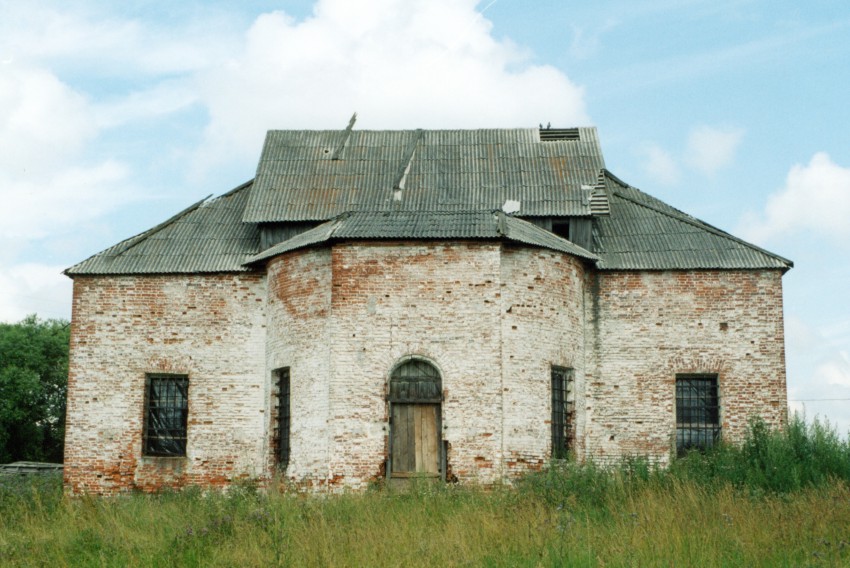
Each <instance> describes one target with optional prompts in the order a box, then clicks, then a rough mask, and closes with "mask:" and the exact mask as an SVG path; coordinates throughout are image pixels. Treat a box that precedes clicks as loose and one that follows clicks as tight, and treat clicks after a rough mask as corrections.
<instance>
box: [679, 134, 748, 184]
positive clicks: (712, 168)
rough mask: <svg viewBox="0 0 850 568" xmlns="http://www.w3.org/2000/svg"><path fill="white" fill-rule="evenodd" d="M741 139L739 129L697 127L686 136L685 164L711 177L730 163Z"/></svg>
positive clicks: (741, 135)
mask: <svg viewBox="0 0 850 568" xmlns="http://www.w3.org/2000/svg"><path fill="white" fill-rule="evenodd" d="M743 137H744V131H743V130H742V129H740V128H731V127H725V128H716V127H713V126H698V127H696V128H694V129H693V130H691V133H690V134H689V135H688V144H687V148H686V153H685V162H686V163H687V164H688V165H690V166H691V167H693V168H694V169H696V170H698V171H700V172H702V173H704V174H706V175H713V174H714V173H716V172H717V171H719V170H720V169H722V168H724V167H726V166H728V165H729V164H731V163H732V161H733V160H734V158H735V151H736V150H737V149H738V146H739V145H740V144H741V139H742V138H743Z"/></svg>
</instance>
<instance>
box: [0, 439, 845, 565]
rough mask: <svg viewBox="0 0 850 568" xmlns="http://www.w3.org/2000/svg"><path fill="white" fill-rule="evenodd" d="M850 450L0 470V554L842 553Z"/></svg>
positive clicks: (773, 448) (608, 561)
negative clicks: (410, 485)
mask: <svg viewBox="0 0 850 568" xmlns="http://www.w3.org/2000/svg"><path fill="white" fill-rule="evenodd" d="M848 480H850V448H848V444H847V442H846V441H842V440H840V439H839V438H838V437H837V436H835V435H834V434H833V433H831V432H830V431H829V430H828V429H827V428H823V427H821V426H818V425H816V426H813V427H812V426H810V427H807V426H805V425H804V424H802V422H795V423H792V424H791V425H790V426H789V428H787V429H786V431H785V432H783V433H781V434H778V433H772V432H768V431H766V430H765V429H763V428H761V427H760V426H758V425H756V426H755V427H754V428H753V430H752V432H751V434H750V438H749V440H748V442H747V443H746V444H744V446H742V447H740V448H722V449H720V450H719V451H716V452H713V453H711V454H709V455H707V456H702V455H692V456H689V457H688V458H687V459H683V460H679V461H677V462H676V463H675V464H674V465H673V466H672V467H671V468H668V469H667V470H664V471H659V470H655V469H653V468H652V467H650V466H649V465H648V464H647V463H646V462H644V461H642V460H639V459H634V460H627V461H625V462H624V463H623V464H621V465H620V466H619V467H617V468H613V469H607V470H603V469H600V468H597V467H594V466H593V465H587V464H585V465H578V464H572V463H566V464H562V465H560V466H558V467H555V468H552V469H550V470H548V471H546V472H544V473H541V474H539V475H534V476H530V477H528V478H527V479H525V480H523V481H522V482H520V483H519V484H517V485H516V486H515V487H512V488H507V487H505V488H495V489H490V490H487V491H484V490H482V489H480V488H475V487H456V486H434V485H429V484H422V485H421V486H419V487H417V488H415V489H414V490H413V491H410V492H408V493H393V492H390V491H388V490H385V489H376V490H374V491H369V492H367V493H365V494H359V495H338V496H332V497H328V496H325V497H305V496H302V495H297V494H292V493H280V492H276V491H269V492H258V491H255V490H254V489H252V488H250V487H238V488H235V489H234V490H232V491H230V492H229V493H228V494H221V493H217V492H206V493H205V492H202V491H199V490H187V491H183V492H181V493H172V494H164V495H156V496H152V495H126V496H122V497H117V498H108V499H105V498H96V497H79V498H69V497H66V496H64V495H63V494H62V491H61V487H59V485H58V483H57V482H56V481H55V480H49V479H48V480H43V481H42V482H41V483H25V482H21V481H20V480H9V479H7V480H5V481H3V482H0V565H2V566H75V567H76V566H299V567H300V566H358V567H359V566H432V565H440V566H700V567H702V566H794V567H797V566H850V485H849V484H848Z"/></svg>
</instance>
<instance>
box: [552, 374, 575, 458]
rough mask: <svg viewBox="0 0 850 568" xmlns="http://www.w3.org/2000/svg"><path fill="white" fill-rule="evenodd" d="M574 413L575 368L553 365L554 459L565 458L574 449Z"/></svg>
mask: <svg viewBox="0 0 850 568" xmlns="http://www.w3.org/2000/svg"><path fill="white" fill-rule="evenodd" d="M574 415H575V403H574V398H573V370H572V369H567V368H564V367H552V458H553V459H564V458H566V457H567V456H568V455H569V453H570V450H572V449H573V437H574V430H573V428H574V426H575V424H574Z"/></svg>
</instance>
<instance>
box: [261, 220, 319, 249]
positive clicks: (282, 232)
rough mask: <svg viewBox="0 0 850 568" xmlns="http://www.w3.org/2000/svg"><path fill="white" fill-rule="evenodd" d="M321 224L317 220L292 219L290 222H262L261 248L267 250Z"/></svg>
mask: <svg viewBox="0 0 850 568" xmlns="http://www.w3.org/2000/svg"><path fill="white" fill-rule="evenodd" d="M318 225H319V223H318V222H316V221H291V222H288V223H260V226H259V228H260V250H266V249H267V248H270V247H273V246H274V245H276V244H278V243H282V242H283V241H288V240H289V239H291V238H292V237H295V236H297V235H300V234H301V233H304V232H306V231H309V230H310V229H312V228H314V227H317V226H318Z"/></svg>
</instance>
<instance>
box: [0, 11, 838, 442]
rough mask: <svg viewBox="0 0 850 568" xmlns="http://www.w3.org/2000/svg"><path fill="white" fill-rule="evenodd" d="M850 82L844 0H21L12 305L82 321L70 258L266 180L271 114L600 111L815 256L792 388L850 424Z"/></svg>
mask: <svg viewBox="0 0 850 568" xmlns="http://www.w3.org/2000/svg"><path fill="white" fill-rule="evenodd" d="M848 101H850V5H848V4H846V3H843V2H834V1H830V2H826V1H822V2H818V1H812V2H806V3H800V2H791V1H777V0H774V1H770V2H768V1H766V0H752V1H747V0H738V1H724V0H713V1H703V0H677V1H665V0H648V1H645V2H627V1H621V2H617V1H600V2H582V3H578V2H564V1H562V0H561V1H555V0H538V1H536V2H520V1H518V0H495V1H494V0H482V1H481V2H476V1H475V0H368V1H366V0H364V1H363V2H352V1H350V0H318V1H315V2H313V1H301V0H298V1H280V2H273V1H265V0H255V1H244V2H239V3H233V2H224V1H208V2H200V1H195V2H192V1H183V2H179V3H178V2H167V1H161V0H147V1H143V2H134V3H119V2H106V1H103V2H98V1H93V0H65V1H61V2H60V1H46V0H31V1H28V2H20V1H17V0H0V196H2V206H0V320H2V321H17V320H19V319H21V318H22V317H23V316H25V315H26V314H29V313H38V314H39V315H41V316H42V317H63V318H68V317H70V299H71V285H70V280H69V279H67V278H66V277H64V276H62V275H61V270H62V269H64V268H65V267H67V266H69V265H71V264H74V263H76V262H78V261H80V260H82V259H83V258H86V257H88V256H90V255H91V254H93V253H95V252H97V251H99V250H102V249H103V248H105V247H107V246H109V245H111V244H113V243H115V242H117V241H119V240H121V239H123V238H126V237H128V236H130V235H133V234H136V233H138V232H141V231H143V230H145V229H147V228H149V227H150V226H153V225H155V224H157V223H159V222H160V221H162V220H164V219H166V218H168V217H169V216H171V215H172V214H174V213H175V212H177V211H179V210H181V209H182V208H184V207H186V206H187V205H189V204H191V203H194V202H195V201H197V200H199V199H201V198H203V197H204V196H206V195H209V194H216V195H218V194H221V193H224V192H226V191H227V190H229V189H231V188H232V187H234V186H236V185H237V184H239V183H242V182H244V181H246V180H248V179H250V178H251V177H253V174H254V170H255V168H256V162H257V158H258V156H259V151H260V148H261V145H262V141H263V136H264V133H265V131H266V130H268V129H273V128H317V129H319V128H342V127H344V126H345V124H346V123H347V121H348V118H349V116H350V115H351V113H352V112H354V111H357V112H358V113H359V119H358V125H357V126H358V127H360V128H417V127H423V128H475V127H516V126H534V125H537V124H538V123H541V122H542V123H547V122H551V123H552V125H554V126H573V125H595V126H597V127H598V129H599V133H600V137H601V140H602V147H603V151H604V153H605V159H606V164H607V166H608V169H610V170H611V171H612V172H614V174H616V175H617V176H618V177H620V178H622V179H624V180H625V181H627V182H628V183H630V184H632V185H634V186H635V187H638V188H640V189H643V190H644V191H647V192H648V193H650V194H652V195H655V196H656V197H659V198H661V199H663V200H665V201H667V202H668V203H670V204H672V205H674V206H676V207H678V208H680V209H682V210H684V211H686V212H688V213H690V214H692V215H695V216H697V217H699V218H701V219H703V220H704V221H706V222H709V223H711V224H713V225H715V226H718V227H720V228H722V229H725V230H728V231H731V232H733V233H734V234H736V235H738V236H741V237H743V238H746V239H748V240H751V241H752V242H755V243H757V244H759V245H761V246H763V247H765V248H767V249H769V250H771V251H773V252H776V253H778V254H780V255H782V256H785V257H786V258H790V259H792V260H794V262H795V268H794V269H793V270H791V271H790V272H789V273H788V274H787V275H786V276H785V279H784V284H785V317H786V346H787V360H788V385H789V398H790V399H792V403H791V404H792V406H793V407H794V408H797V409H803V408H805V411H806V413H807V415H808V416H809V417H812V416H814V415H820V416H822V417H827V418H829V419H830V420H831V421H832V422H833V423H834V424H836V425H837V426H838V427H839V428H840V429H841V430H842V431H843V432H846V431H848V430H850V293H848V288H850V286H848V284H850V104H848ZM821 399H839V400H829V401H823V400H821Z"/></svg>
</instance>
